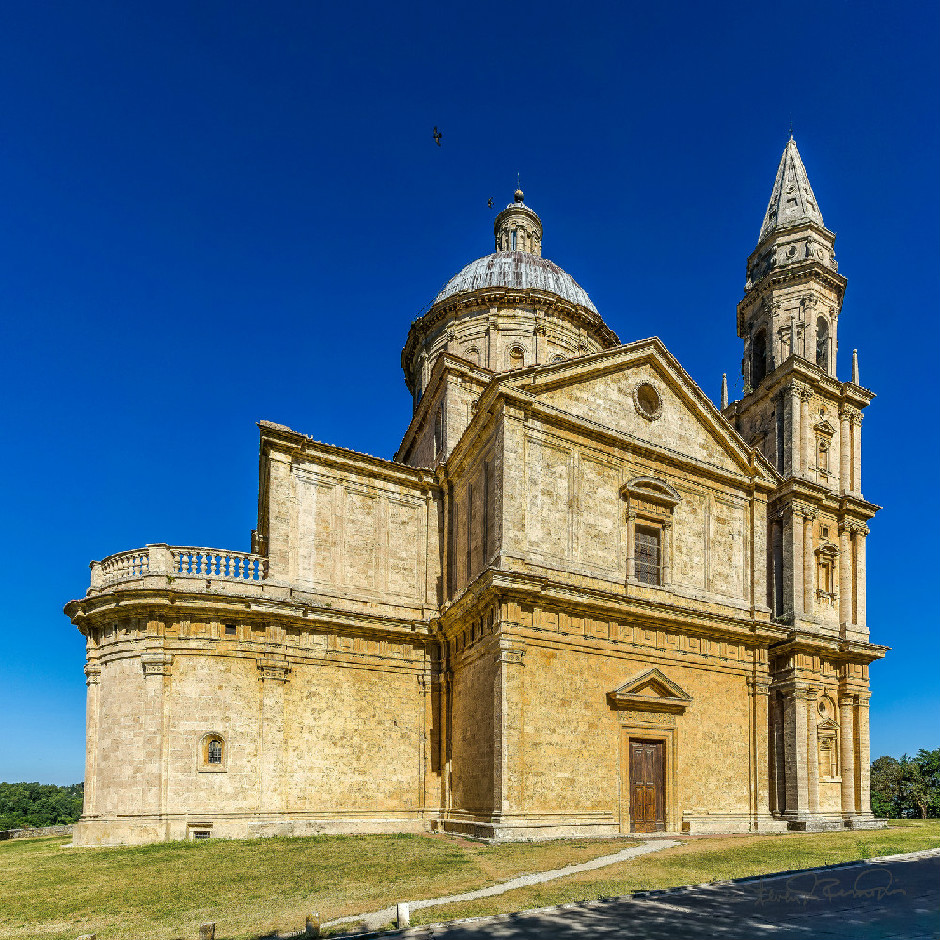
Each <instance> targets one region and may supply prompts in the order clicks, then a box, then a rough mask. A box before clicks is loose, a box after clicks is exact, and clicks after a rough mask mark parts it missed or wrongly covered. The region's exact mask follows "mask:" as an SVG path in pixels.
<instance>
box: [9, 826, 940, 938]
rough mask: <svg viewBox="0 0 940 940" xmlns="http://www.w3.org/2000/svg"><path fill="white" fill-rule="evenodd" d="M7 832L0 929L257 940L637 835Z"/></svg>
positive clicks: (547, 891) (523, 894)
mask: <svg viewBox="0 0 940 940" xmlns="http://www.w3.org/2000/svg"><path fill="white" fill-rule="evenodd" d="M65 843H66V840H64V839H30V840H22V841H12V842H3V843H0V940H27V938H34V937H35V938H43V940H53V938H70V940H71V938H74V937H76V936H77V935H79V934H83V933H97V935H98V938H99V940H131V938H133V940H151V938H152V940H173V938H178V937H179V938H183V940H191V938H195V937H196V933H197V928H198V925H199V924H200V923H203V922H205V921H215V922H216V923H217V924H218V930H217V936H218V937H219V938H220V940H222V938H224V940H229V938H251V937H259V936H263V935H265V934H268V933H270V932H272V931H274V930H281V931H288V930H292V929H295V930H299V929H300V928H302V926H303V923H304V917H305V915H306V914H307V913H308V912H309V911H312V910H317V911H319V912H320V914H321V915H322V917H323V919H324V920H331V919H334V918H337V917H343V916H346V915H352V914H360V913H367V912H369V911H374V910H378V909H380V908H383V907H388V906H390V905H392V904H394V903H395V902H396V901H402V900H417V899H420V898H428V897H437V896H440V895H444V894H455V893H459V892H462V891H469V890H473V889H474V888H480V887H484V886H486V885H490V884H495V883H496V882H500V881H505V880H507V879H509V878H512V877H514V876H515V875H518V874H522V873H528V872H534V871H544V870H546V869H552V868H560V867H562V866H563V865H567V864H572V863H574V862H582V861H586V860H588V859H591V858H597V857H598V856H601V855H610V854H613V853H614V852H618V851H620V850H621V849H623V848H625V847H626V846H628V845H631V844H633V843H630V842H629V841H626V840H606V839H604V840H560V841H557V842H547V843H521V844H509V845H499V846H493V845H483V844H480V843H473V842H467V841H464V840H457V839H450V838H447V837H440V836H415V835H402V836H316V837H313V838H305V839H253V840H249V841H227V840H222V839H219V840H214V841H211V840H210V841H208V842H169V843H159V844H156V845H147V846H136V847H122V848H107V849H76V848H69V847H64V846H65ZM937 846H940V821H936V820H930V821H927V822H919V821H913V820H905V821H903V822H899V823H898V824H897V827H896V828H891V829H888V830H875V831H868V832H865V831H862V832H836V833H825V834H813V835H805V834H798V833H791V834H787V835H781V836H748V837H742V838H717V837H716V838H709V839H700V840H692V841H689V842H688V843H687V844H685V845H682V846H678V847H676V848H673V849H666V850H664V851H662V852H659V853H656V854H655V855H648V856H643V857H641V858H638V859H636V860H635V861H631V862H624V863H621V864H619V865H613V866H610V867H608V868H604V869H600V870H598V871H592V872H585V873H582V874H580V875H574V876H571V877H568V878H564V879H559V880H558V881H555V882H550V883H548V884H544V885H539V886H536V887H533V888H526V889H520V890H517V891H511V892H507V893H506V894H503V895H499V896H498V897H495V898H487V899H483V900H481V901H477V902H471V903H468V904H461V905H448V906H446V907H436V908H427V909H424V910H420V911H415V912H413V916H412V922H413V923H428V922H431V921H436V920H451V919H454V918H457V917H469V916H478V915H483V914H494V913H500V912H506V911H514V910H521V909H524V908H529V907H546V906H549V905H553V904H561V903H565V902H568V901H578V900H588V899H593V898H597V897H611V896H617V895H622V894H629V893H630V892H631V891H636V890H644V889H650V888H665V887H673V886H676V885H682V884H697V883H700V882H704V881H714V880H722V879H726V878H738V877H743V876H747V875H756V874H763V873H768V872H774V871H781V870H787V869H793V868H806V867H811V866H814V865H827V864H833V863H836V862H844V861H852V860H855V859H859V858H867V857H871V856H875V855H891V854H895V853H898V852H910V851H915V850H918V849H924V848H933V847H937Z"/></svg>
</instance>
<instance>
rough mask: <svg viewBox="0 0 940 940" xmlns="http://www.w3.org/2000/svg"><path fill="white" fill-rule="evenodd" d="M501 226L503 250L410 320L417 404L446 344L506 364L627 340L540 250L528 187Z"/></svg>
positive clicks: (409, 360) (410, 374)
mask: <svg viewBox="0 0 940 940" xmlns="http://www.w3.org/2000/svg"><path fill="white" fill-rule="evenodd" d="M494 234H495V237H496V249H497V250H496V251H495V252H493V253H492V254H489V255H485V256H484V257H482V258H478V259H476V260H475V261H471V262H470V264H468V265H466V266H465V267H464V268H463V269H462V270H461V271H459V272H458V273H457V274H455V275H454V276H453V277H452V278H451V279H450V280H449V281H448V282H447V283H446V284H445V285H444V287H443V288H442V289H441V291H440V292H439V293H438V295H437V296H436V297H435V298H434V301H433V303H432V304H431V306H430V308H429V309H428V311H427V313H425V314H424V315H423V316H421V317H419V318H418V319H417V320H415V321H414V323H412V325H411V329H410V330H409V333H408V339H407V342H406V343H405V348H404V349H403V350H402V369H403V371H404V373H405V381H406V384H407V385H408V388H409V390H410V391H411V392H412V394H413V395H414V397H415V404H416V405H417V402H418V401H419V400H420V397H421V395H422V393H423V391H424V388H425V386H426V384H427V380H428V377H429V376H430V372H431V369H432V368H433V366H434V362H435V361H436V360H437V358H438V356H440V355H441V354H442V353H444V352H447V353H450V354H452V355H456V356H459V357H461V358H468V359H469V360H470V361H472V362H476V364H478V365H480V366H482V367H484V368H486V369H489V370H491V371H493V372H504V371H508V370H510V369H515V368H520V367H522V366H523V365H525V366H528V365H535V364H545V363H548V362H552V361H555V360H557V359H558V358H570V357H573V356H578V355H584V354H587V353H592V352H597V351H599V350H601V349H609V348H611V347H613V346H617V345H619V344H620V340H619V339H618V338H617V335H616V334H615V333H614V332H613V331H612V330H611V329H610V328H609V327H608V326H607V324H605V323H604V321H603V319H602V318H601V316H600V314H599V313H598V312H597V308H596V307H595V306H594V304H593V303H592V302H591V298H590V297H589V296H588V295H587V292H586V291H585V290H584V289H583V288H582V287H581V286H580V285H579V284H578V283H577V282H576V281H575V280H574V278H573V277H571V275H570V274H568V273H567V272H566V271H564V270H562V268H560V267H559V266H558V265H557V264H555V263H553V262H552V261H549V260H548V259H547V258H542V257H541V239H542V223H541V220H540V219H539V217H538V216H537V215H536V214H535V212H533V211H532V210H531V209H530V208H529V207H528V206H526V205H525V204H524V203H523V201H522V192H521V191H518V190H517V192H516V201H515V203H514V204H510V205H509V206H507V207H506V208H505V209H504V210H503V211H502V212H500V214H499V215H498V216H497V217H496V222H495V225H494ZM512 245H515V247H516V250H512V249H511V246H512ZM507 247H509V249H510V250H506V248H507ZM471 348H472V349H473V350H474V351H475V352H474V354H473V355H468V352H469V351H470V350H471Z"/></svg>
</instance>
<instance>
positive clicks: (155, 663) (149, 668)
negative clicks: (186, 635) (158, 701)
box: [140, 650, 173, 676]
mask: <svg viewBox="0 0 940 940" xmlns="http://www.w3.org/2000/svg"><path fill="white" fill-rule="evenodd" d="M140 665H141V668H142V669H143V671H144V675H145V676H168V675H170V673H171V671H172V665H173V654H172V653H164V652H163V650H151V651H150V652H147V653H141V656H140Z"/></svg>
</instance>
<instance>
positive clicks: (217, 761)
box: [198, 731, 228, 771]
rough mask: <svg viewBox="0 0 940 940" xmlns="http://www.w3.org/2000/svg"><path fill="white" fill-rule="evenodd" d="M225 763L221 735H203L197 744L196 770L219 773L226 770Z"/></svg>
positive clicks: (223, 741) (226, 758) (214, 733)
mask: <svg viewBox="0 0 940 940" xmlns="http://www.w3.org/2000/svg"><path fill="white" fill-rule="evenodd" d="M227 762H228V754H226V748H225V739H224V738H223V737H222V735H221V734H218V733H217V732H215V731H210V732H209V733H208V734H205V735H203V737H202V740H201V741H200V742H199V761H198V769H199V770H216V771H221V770H225V769H226V764H227Z"/></svg>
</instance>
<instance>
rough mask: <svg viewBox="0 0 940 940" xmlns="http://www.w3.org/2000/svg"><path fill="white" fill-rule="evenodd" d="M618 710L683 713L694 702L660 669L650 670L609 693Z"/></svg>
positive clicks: (609, 697) (608, 695)
mask: <svg viewBox="0 0 940 940" xmlns="http://www.w3.org/2000/svg"><path fill="white" fill-rule="evenodd" d="M607 698H608V699H609V700H610V702H611V704H612V705H614V706H615V707H617V708H638V709H641V710H644V711H661V712H681V711H685V709H686V708H687V707H688V705H689V704H690V703H691V701H692V696H691V695H689V694H688V692H686V691H685V689H683V688H682V687H681V686H680V685H678V683H676V682H673V681H672V679H670V678H669V677H668V676H666V675H665V674H664V673H663V672H661V671H660V670H659V669H649V670H647V671H646V672H644V673H641V674H640V675H638V676H634V677H633V678H632V679H630V680H628V681H627V682H625V683H624V684H623V685H621V686H618V687H617V688H616V689H614V690H613V691H612V692H608V693H607Z"/></svg>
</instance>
